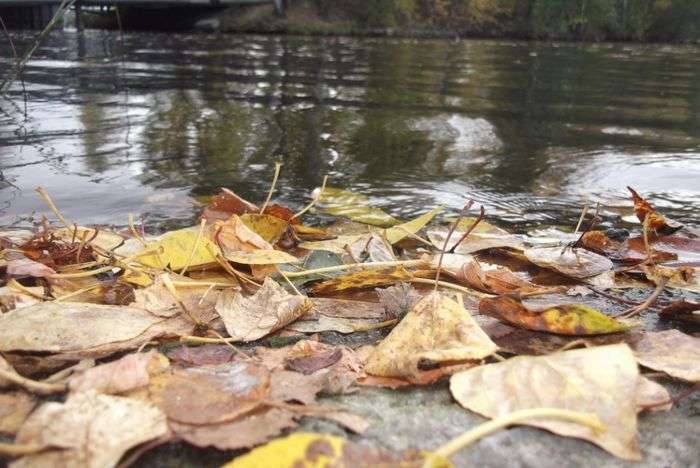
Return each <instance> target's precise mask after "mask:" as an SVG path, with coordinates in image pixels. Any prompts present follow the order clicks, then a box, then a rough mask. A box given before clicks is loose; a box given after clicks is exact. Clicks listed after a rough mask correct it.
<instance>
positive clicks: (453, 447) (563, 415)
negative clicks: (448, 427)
mask: <svg viewBox="0 0 700 468" xmlns="http://www.w3.org/2000/svg"><path fill="white" fill-rule="evenodd" d="M541 418H550V419H560V420H563V421H570V422H574V423H578V424H581V425H583V426H588V427H590V428H591V429H593V430H594V431H596V432H602V431H603V430H605V427H604V426H603V423H602V422H601V421H600V418H599V417H598V415H597V414H596V413H582V412H579V411H571V410H565V409H561V408H532V409H525V410H520V411H514V412H513V413H510V414H506V415H505V416H501V417H499V418H495V419H492V420H491V421H489V422H486V423H484V424H481V425H479V426H477V427H475V428H474V429H471V430H469V431H467V432H465V433H463V434H462V435H460V436H457V437H455V438H454V439H452V440H451V441H449V442H447V443H446V444H444V445H442V446H440V447H438V448H437V449H436V450H434V451H433V452H432V453H433V454H435V455H438V456H441V457H445V458H448V457H451V456H452V455H454V454H455V453H457V452H458V451H459V450H462V449H463V448H464V447H467V446H469V445H471V444H473V443H474V442H476V441H477V440H479V439H481V438H483V437H485V436H487V435H489V434H492V433H494V432H496V431H498V430H499V429H503V428H504V427H508V426H510V425H512V424H517V423H519V422H522V421H526V420H528V419H541ZM429 461H430V456H428V457H427V458H426V461H425V464H424V465H423V466H424V467H429V466H432V465H431V464H429Z"/></svg>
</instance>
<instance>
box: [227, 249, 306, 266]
mask: <svg viewBox="0 0 700 468" xmlns="http://www.w3.org/2000/svg"><path fill="white" fill-rule="evenodd" d="M225 257H226V260H228V261H230V262H234V263H242V264H244V265H274V264H278V263H298V262H299V261H300V260H299V259H298V258H296V257H294V256H292V255H289V254H288V253H287V252H282V251H281V250H274V249H266V250H262V249H260V250H253V251H251V252H245V251H237V252H226V254H225Z"/></svg>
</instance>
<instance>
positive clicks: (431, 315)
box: [365, 293, 496, 383]
mask: <svg viewBox="0 0 700 468" xmlns="http://www.w3.org/2000/svg"><path fill="white" fill-rule="evenodd" d="M495 351H496V345H495V344H494V343H493V342H492V341H491V340H490V339H489V337H488V336H487V335H486V333H484V331H483V330H481V328H479V325H477V323H476V322H475V321H474V319H473V318H472V317H471V315H470V314H469V313H468V312H467V311H466V310H465V309H464V307H462V306H461V305H459V304H458V303H457V302H455V301H454V300H452V299H450V298H448V297H446V296H444V295H440V294H438V293H432V294H430V295H429V296H426V297H425V298H423V299H422V300H421V301H420V302H418V304H416V306H415V307H414V308H413V309H412V310H411V311H410V312H409V313H408V314H407V315H406V316H405V317H404V318H403V320H401V322H399V324H398V325H397V326H396V327H394V329H393V330H392V331H391V333H389V335H388V336H387V337H386V338H384V340H382V341H381V342H380V343H379V344H378V345H377V346H376V348H375V349H374V351H373V352H372V353H371V354H370V356H369V358H368V360H367V363H366V365H365V371H366V372H367V373H368V374H372V375H375V376H380V377H394V378H401V379H406V380H409V381H411V382H416V383H420V382H422V381H423V378H424V374H426V372H425V371H426V370H434V369H436V368H439V367H440V366H441V365H442V364H449V365H455V364H459V365H465V366H471V365H474V364H476V363H477V362H479V361H480V360H481V359H483V358H485V357H486V356H489V355H491V354H493V353H494V352H495Z"/></svg>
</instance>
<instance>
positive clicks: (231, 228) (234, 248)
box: [210, 215, 273, 255]
mask: <svg viewBox="0 0 700 468" xmlns="http://www.w3.org/2000/svg"><path fill="white" fill-rule="evenodd" d="M210 233H211V238H212V239H213V240H214V242H215V243H216V244H217V245H219V247H221V251H222V252H223V253H224V255H228V254H230V253H233V252H252V251H254V250H260V249H263V250H273V249H272V244H270V243H269V242H267V241H266V240H265V239H263V238H262V237H260V235H258V234H257V233H255V232H254V231H252V230H251V229H250V228H249V227H248V226H246V225H245V223H244V222H243V221H242V220H241V218H240V217H238V216H236V215H233V216H231V217H230V218H229V219H227V220H226V221H217V222H216V223H214V225H213V226H212V227H211V228H210Z"/></svg>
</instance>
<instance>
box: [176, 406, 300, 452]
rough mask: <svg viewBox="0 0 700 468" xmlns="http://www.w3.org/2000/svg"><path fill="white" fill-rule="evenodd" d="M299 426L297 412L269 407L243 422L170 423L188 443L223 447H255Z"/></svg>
mask: <svg viewBox="0 0 700 468" xmlns="http://www.w3.org/2000/svg"><path fill="white" fill-rule="evenodd" d="M296 426H297V423H296V422H295V420H294V414H293V413H291V412H289V411H283V410H278V409H272V410H265V411H262V412H260V413H255V414H252V415H250V416H248V417H246V418H245V419H242V420H240V421H233V422H229V423H223V424H210V425H205V426H196V425H190V424H180V423H175V422H171V423H170V427H171V428H172V429H173V431H175V433H176V434H177V435H178V436H179V437H182V439H183V440H185V441H186V442H188V443H190V444H192V445H195V446H197V447H215V448H217V449H219V450H239V449H244V448H251V447H255V446H256V445H260V444H262V443H264V442H267V441H268V440H270V439H272V438H273V437H275V436H277V435H280V434H281V433H282V431H284V430H285V429H291V428H294V427H296Z"/></svg>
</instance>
